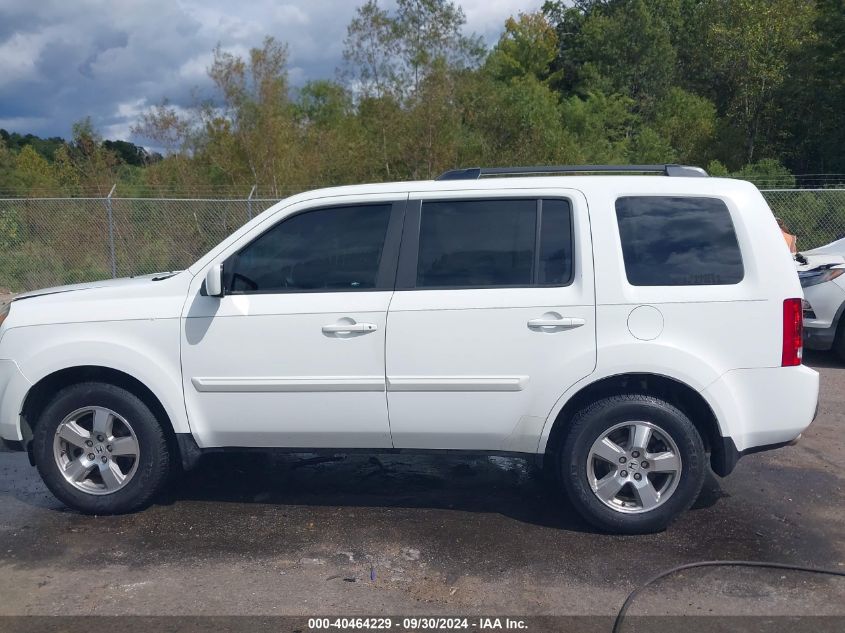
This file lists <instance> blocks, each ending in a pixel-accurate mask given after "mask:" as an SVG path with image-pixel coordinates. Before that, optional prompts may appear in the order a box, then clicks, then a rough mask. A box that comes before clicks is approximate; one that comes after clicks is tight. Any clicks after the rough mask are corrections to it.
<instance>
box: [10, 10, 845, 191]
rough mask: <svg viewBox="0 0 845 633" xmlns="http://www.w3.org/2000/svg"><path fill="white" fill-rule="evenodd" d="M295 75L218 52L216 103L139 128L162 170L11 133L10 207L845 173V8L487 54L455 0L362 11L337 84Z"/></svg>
mask: <svg viewBox="0 0 845 633" xmlns="http://www.w3.org/2000/svg"><path fill="white" fill-rule="evenodd" d="M288 57H289V51H288V47H287V45H286V44H285V43H284V42H280V41H278V40H276V39H274V38H273V37H272V36H268V37H267V38H266V39H265V40H264V41H263V42H261V43H257V46H256V47H255V48H253V49H252V50H251V51H250V52H249V55H248V56H246V57H239V56H236V55H233V54H231V53H229V52H226V51H225V50H223V49H222V48H220V47H218V48H217V49H216V50H215V51H214V58H213V62H212V64H211V66H210V68H209V69H208V74H209V76H210V78H211V80H212V84H213V86H214V92H213V93H212V94H209V95H207V96H206V97H205V98H198V99H197V101H196V102H195V103H193V104H192V105H191V106H190V107H187V108H185V107H179V108H177V107H175V106H173V105H172V104H170V103H167V102H164V103H161V104H159V105H158V106H156V107H154V108H152V109H151V110H149V111H148V112H147V113H145V114H144V115H143V116H142V117H141V118H140V120H139V121H138V122H137V124H136V125H135V127H134V130H133V131H134V133H135V134H136V135H137V136H138V137H141V138H143V139H145V140H146V142H148V143H149V145H150V146H153V147H155V148H157V152H154V153H153V152H148V151H147V150H145V149H144V148H142V147H140V146H137V145H134V144H132V143H128V142H126V141H103V140H102V139H101V138H100V137H99V136H98V135H97V133H96V130H95V129H94V128H93V126H92V125H91V123H90V121H88V120H86V121H82V122H80V123H78V124H77V125H76V126H75V127H74V130H73V138H72V139H71V140H70V141H68V142H65V141H63V140H62V139H38V138H37V137H32V136H21V135H20V134H9V133H0V191H7V190H16V191H21V192H23V193H25V194H26V193H29V192H36V191H42V190H51V191H54V192H56V193H59V192H62V191H66V192H72V193H77V192H80V193H82V194H90V195H104V194H105V193H107V192H108V190H109V189H110V188H111V185H112V184H114V183H118V186H119V187H120V189H121V191H122V193H123V194H124V195H127V194H131V193H132V192H142V191H145V190H153V191H163V190H167V191H171V192H180V191H181V192H186V193H190V192H196V191H208V190H212V189H223V188H229V189H231V190H233V191H239V192H243V193H246V192H248V191H249V187H250V186H251V185H252V184H256V185H257V186H258V191H259V192H260V194H261V195H264V196H268V197H282V196H284V195H287V194H289V193H291V192H293V191H299V190H303V189H307V188H311V187H315V186H322V185H334V184H344V183H356V182H373V181H384V180H405V179H426V178H431V177H433V176H436V175H437V174H439V173H441V172H442V171H445V170H446V169H450V168H454V167H458V166H474V165H485V166H495V165H527V164H532V165H533V164H590V163H608V164H615V163H667V162H680V163H690V164H696V165H701V166H704V167H705V168H707V169H708V171H710V172H711V173H712V174H714V175H736V176H739V177H746V178H751V179H755V178H758V179H760V178H762V179H768V180H769V181H770V182H771V180H772V179H776V181H777V184H779V185H781V186H791V185H793V184H795V183H796V180H795V177H794V176H792V174H800V175H803V174H842V173H845V151H843V147H845V120H843V119H844V118H845V117H843V112H845V74H843V72H842V68H843V67H845V0H574V2H563V1H562V0H555V1H552V0H549V1H547V2H545V4H544V5H543V7H542V9H541V10H539V11H537V12H533V13H522V14H519V15H517V16H513V17H511V18H509V19H508V20H507V21H506V22H505V24H504V26H503V31H502V33H501V36H500V38H499V40H498V42H497V43H496V44H495V45H494V46H493V47H492V48H487V47H485V46H484V44H483V42H482V41H481V39H480V38H479V37H477V36H475V35H471V34H468V33H467V32H466V20H465V16H464V13H463V11H462V10H461V8H460V6H459V4H458V3H457V2H454V1H452V0H397V2H396V3H395V4H394V5H393V8H391V9H387V8H385V7H384V6H382V5H381V4H380V3H379V2H377V0H367V1H366V2H364V4H362V5H360V6H359V7H358V8H357V10H356V12H355V14H354V17H353V19H352V21H351V22H350V23H349V25H348V28H347V35H346V39H345V42H344V54H343V63H342V66H341V68H340V70H339V72H338V74H337V76H336V77H334V78H326V79H316V80H312V81H309V82H307V83H306V84H304V85H303V86H301V87H299V88H297V89H293V88H292V87H291V85H290V82H289V77H288ZM798 184H801V183H798Z"/></svg>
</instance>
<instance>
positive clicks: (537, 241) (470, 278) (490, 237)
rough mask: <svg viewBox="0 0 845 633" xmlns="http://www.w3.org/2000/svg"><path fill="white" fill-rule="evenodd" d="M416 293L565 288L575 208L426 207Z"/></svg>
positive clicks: (558, 202) (559, 202)
mask: <svg viewBox="0 0 845 633" xmlns="http://www.w3.org/2000/svg"><path fill="white" fill-rule="evenodd" d="M420 214H421V215H420V222H419V248H418V256H417V261H416V279H415V282H414V287H416V288H501V287H531V286H564V285H566V284H568V283H569V282H570V281H571V280H572V253H573V244H572V207H571V206H570V203H569V201H568V200H563V199H548V200H537V199H524V200H520V199H507V200H493V199H484V200H448V201H431V202H428V201H427V202H424V203H422V207H421V209H420Z"/></svg>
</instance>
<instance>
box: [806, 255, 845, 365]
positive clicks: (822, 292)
mask: <svg viewBox="0 0 845 633" xmlns="http://www.w3.org/2000/svg"><path fill="white" fill-rule="evenodd" d="M803 255H804V258H805V260H806V263H804V264H798V266H797V268H798V278H799V279H800V280H801V286H802V287H803V289H804V344H805V345H806V346H807V347H808V348H809V349H817V350H830V349H832V350H833V351H835V352H836V353H837V354H838V355H839V357H840V358H841V359H842V360H845V320H843V319H842V314H843V312H845V239H842V240H837V241H835V242H832V243H830V244H827V245H826V246H820V247H819V248H816V249H813V250H811V251H806V252H805V253H803Z"/></svg>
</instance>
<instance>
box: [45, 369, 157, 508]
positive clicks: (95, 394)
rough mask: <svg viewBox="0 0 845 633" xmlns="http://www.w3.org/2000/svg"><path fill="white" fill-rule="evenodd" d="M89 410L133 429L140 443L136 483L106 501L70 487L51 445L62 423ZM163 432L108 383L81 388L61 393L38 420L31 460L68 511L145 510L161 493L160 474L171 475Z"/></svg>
mask: <svg viewBox="0 0 845 633" xmlns="http://www.w3.org/2000/svg"><path fill="white" fill-rule="evenodd" d="M89 406H100V407H106V408H108V409H111V410H112V411H114V412H115V413H118V414H119V415H120V416H122V417H123V418H124V419H125V420H126V421H127V422H128V423H129V424H130V426H131V427H132V430H133V431H134V433H135V437H136V438H137V440H138V446H139V456H138V465H137V468H136V469H135V473H134V475H133V476H132V479H131V480H130V481H129V482H128V483H127V484H126V485H125V486H124V487H123V488H121V489H120V490H117V491H115V492H113V493H111V494H106V495H93V494H88V493H86V492H83V491H82V490H79V489H77V488H75V487H73V486H72V485H71V484H70V483H68V482H67V481H66V480H65V478H64V476H63V475H62V473H61V472H60V470H59V466H58V464H56V460H55V457H54V453H53V440H54V437H55V434H56V430H57V428H58V426H59V424H60V423H61V422H62V420H63V419H64V418H65V417H66V416H67V415H68V414H70V413H72V412H73V411H76V410H77V409H81V408H83V407H89ZM162 446H163V432H162V429H161V426H160V425H159V423H158V421H157V420H156V418H155V416H154V415H153V413H152V412H151V411H150V409H149V408H148V407H147V405H145V404H144V403H143V402H142V401H141V400H140V399H139V398H138V397H137V396H135V395H134V394H132V393H130V392H128V391H126V390H125V389H122V388H120V387H117V386H114V385H109V384H104V383H82V384H77V385H72V386H70V387H67V388H65V389H63V390H62V391H60V392H59V393H58V394H57V395H56V397H55V398H54V399H53V400H52V401H51V402H50V403H49V404H48V405H47V407H46V408H45V409H44V411H43V412H42V414H41V416H40V417H39V420H38V423H37V425H36V429H35V433H34V435H33V456H34V458H35V463H36V466H37V468H38V471H39V473H40V474H41V477H42V479H43V480H44V483H45V484H46V485H47V487H48V488H49V489H50V491H51V492H52V493H53V494H54V495H55V496H56V497H57V498H58V499H59V500H60V501H62V502H64V503H65V504H66V505H68V506H71V507H73V508H76V509H78V510H80V511H82V512H86V513H91V514H117V513H121V512H128V511H130V510H133V509H137V508H138V507H141V506H143V505H144V504H145V503H146V502H147V501H149V499H150V498H151V497H152V493H153V492H154V491H155V490H156V489H157V488H158V487H159V485H160V482H159V481H158V479H159V477H160V473H161V472H162V471H163V470H166V469H167V461H168V456H167V454H166V451H164V452H163V451H162V450H161V448H162Z"/></svg>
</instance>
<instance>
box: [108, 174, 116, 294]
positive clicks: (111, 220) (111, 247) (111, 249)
mask: <svg viewBox="0 0 845 633" xmlns="http://www.w3.org/2000/svg"><path fill="white" fill-rule="evenodd" d="M115 187H117V184H114V185H112V188H111V191H109V195H108V197H107V198H106V210H107V211H108V214H109V257H110V259H111V276H112V279H115V278H116V277H117V260H116V259H115V255H114V214H113V213H112V205H111V197H112V195H114V190H115Z"/></svg>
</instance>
